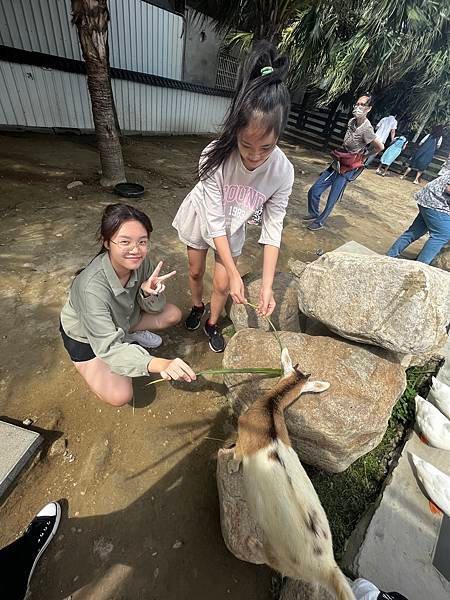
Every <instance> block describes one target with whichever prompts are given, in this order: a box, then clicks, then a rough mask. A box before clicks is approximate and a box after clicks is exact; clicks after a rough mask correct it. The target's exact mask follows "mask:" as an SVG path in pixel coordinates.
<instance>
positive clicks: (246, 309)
mask: <svg viewBox="0 0 450 600" xmlns="http://www.w3.org/2000/svg"><path fill="white" fill-rule="evenodd" d="M242 280H243V282H244V286H245V297H246V298H247V300H248V301H249V302H250V303H251V304H254V305H256V306H257V305H258V304H259V292H260V290H261V281H262V280H261V273H247V275H244V276H243V278H242ZM272 289H273V295H274V298H275V302H276V303H277V304H276V307H275V310H274V311H273V313H272V315H271V317H270V319H271V321H272V323H273V324H274V326H275V328H276V329H282V330H283V331H301V327H300V320H299V310H298V301H297V279H296V277H294V275H292V274H291V273H276V274H275V277H274V280H273V285H272ZM229 315H230V319H231V320H232V321H233V325H234V328H235V329H236V331H239V330H240V329H246V328H247V327H255V328H257V329H264V330H265V331H269V330H270V325H269V323H268V322H267V319H263V318H262V317H259V316H258V314H257V313H256V311H255V309H253V308H252V307H251V306H246V305H245V304H230V305H229Z"/></svg>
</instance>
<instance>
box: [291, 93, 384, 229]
mask: <svg viewBox="0 0 450 600" xmlns="http://www.w3.org/2000/svg"><path fill="white" fill-rule="evenodd" d="M371 109H372V96H370V95H369V94H367V95H364V96H361V97H360V98H358V100H357V102H356V104H355V106H354V108H353V115H354V116H353V118H352V119H350V121H349V123H348V129H347V132H346V134H345V137H344V144H343V150H344V151H343V152H336V153H334V154H333V156H334V157H335V158H336V155H339V156H338V158H336V160H334V161H333V163H332V164H331V165H330V166H329V167H328V169H326V170H325V171H324V172H323V173H322V174H321V175H320V177H319V179H318V180H317V181H316V182H315V183H314V185H313V186H312V187H311V188H310V190H309V192H308V214H307V215H306V217H305V218H304V219H303V220H304V221H306V222H310V223H309V225H308V229H310V230H311V231H316V230H317V229H322V227H323V225H324V223H325V221H326V220H327V218H328V217H329V215H330V213H331V211H332V210H333V208H334V207H335V205H336V203H337V202H338V201H339V200H340V199H341V198H342V195H343V193H344V190H345V188H346V186H347V183H348V182H349V181H353V180H354V179H356V177H357V176H358V175H359V173H360V172H361V169H362V167H363V166H364V160H365V154H366V148H367V146H368V145H369V144H372V148H373V152H374V153H375V154H378V152H381V150H383V148H384V145H383V144H382V142H380V140H379V139H378V138H377V137H376V135H375V132H374V130H373V127H372V124H371V123H370V121H369V119H368V118H367V115H368V113H369V112H370V111H371ZM328 188H330V191H329V194H328V199H327V203H326V205H325V208H324V210H323V211H322V212H321V211H320V206H319V205H320V198H321V196H322V194H323V193H324V192H325V190H327V189H328Z"/></svg>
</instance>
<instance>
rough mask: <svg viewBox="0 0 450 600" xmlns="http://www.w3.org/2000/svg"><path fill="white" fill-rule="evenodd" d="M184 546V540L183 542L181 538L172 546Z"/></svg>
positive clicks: (175, 548)
mask: <svg viewBox="0 0 450 600" xmlns="http://www.w3.org/2000/svg"><path fill="white" fill-rule="evenodd" d="M182 546H183V542H182V541H181V540H177V541H176V542H175V544H174V545H173V546H172V548H173V549H174V550H178V548H181V547H182Z"/></svg>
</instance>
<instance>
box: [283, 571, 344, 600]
mask: <svg viewBox="0 0 450 600" xmlns="http://www.w3.org/2000/svg"><path fill="white" fill-rule="evenodd" d="M279 600H334V595H333V594H330V593H329V592H328V591H327V590H326V589H325V588H323V587H322V586H320V585H318V584H312V583H306V582H305V581H298V580H296V579H289V577H286V578H285V579H284V580H283V587H282V588H281V594H280V598H279Z"/></svg>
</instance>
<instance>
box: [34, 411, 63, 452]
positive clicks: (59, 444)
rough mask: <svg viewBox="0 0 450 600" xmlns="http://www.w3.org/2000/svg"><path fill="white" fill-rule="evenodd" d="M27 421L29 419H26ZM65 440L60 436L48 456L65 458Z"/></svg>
mask: <svg viewBox="0 0 450 600" xmlns="http://www.w3.org/2000/svg"><path fill="white" fill-rule="evenodd" d="M27 420H29V419H27ZM66 448H67V439H66V438H65V437H64V436H62V437H60V438H58V439H57V440H55V441H54V442H53V444H52V446H51V448H50V456H61V455H62V456H64V457H65V456H67V450H66Z"/></svg>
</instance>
